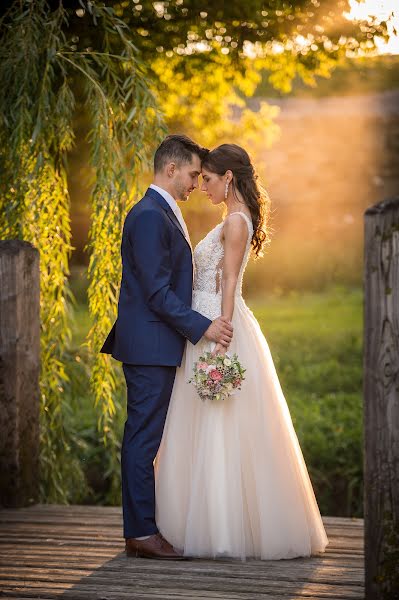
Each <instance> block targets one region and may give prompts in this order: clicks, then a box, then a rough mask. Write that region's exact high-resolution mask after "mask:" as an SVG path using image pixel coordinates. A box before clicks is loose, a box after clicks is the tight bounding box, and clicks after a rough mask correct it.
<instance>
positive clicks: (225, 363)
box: [223, 358, 231, 367]
mask: <svg viewBox="0 0 399 600" xmlns="http://www.w3.org/2000/svg"><path fill="white" fill-rule="evenodd" d="M223 364H224V366H225V367H231V360H230V359H229V358H225V359H224V361H223Z"/></svg>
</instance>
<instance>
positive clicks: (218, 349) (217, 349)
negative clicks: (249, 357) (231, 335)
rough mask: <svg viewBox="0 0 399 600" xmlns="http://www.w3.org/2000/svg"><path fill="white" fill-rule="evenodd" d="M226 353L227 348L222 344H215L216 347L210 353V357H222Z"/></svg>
mask: <svg viewBox="0 0 399 600" xmlns="http://www.w3.org/2000/svg"><path fill="white" fill-rule="evenodd" d="M226 352H227V348H226V347H225V346H223V345H222V344H216V346H215V347H214V349H213V351H212V355H213V356H216V355H217V354H221V355H222V356H224V355H225V354H226Z"/></svg>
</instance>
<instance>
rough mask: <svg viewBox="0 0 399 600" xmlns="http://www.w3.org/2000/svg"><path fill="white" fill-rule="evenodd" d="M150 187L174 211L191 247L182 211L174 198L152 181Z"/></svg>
mask: <svg viewBox="0 0 399 600" xmlns="http://www.w3.org/2000/svg"><path fill="white" fill-rule="evenodd" d="M150 188H152V189H153V190H155V191H156V192H158V194H161V196H162V198H164V200H166V202H167V203H168V204H169V206H170V208H171V209H172V210H173V212H174V213H175V215H176V218H177V220H178V221H179V223H180V225H181V228H182V229H183V231H184V235H185V236H186V240H187V241H188V243H189V244H190V247H191V240H190V234H189V232H188V229H187V225H186V222H185V220H184V218H183V214H182V212H181V210H180V206H179V205H178V204H177V202H176V200H175V199H174V198H173V196H171V195H170V194H169V192H167V191H166V190H164V189H163V188H160V187H159V186H158V185H155V184H154V183H151V185H150ZM191 250H192V247H191Z"/></svg>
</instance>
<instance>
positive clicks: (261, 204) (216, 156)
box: [202, 144, 271, 258]
mask: <svg viewBox="0 0 399 600" xmlns="http://www.w3.org/2000/svg"><path fill="white" fill-rule="evenodd" d="M202 166H203V167H205V169H208V170H209V171H211V172H212V173H217V174H218V175H224V174H225V173H226V171H229V170H230V171H232V173H233V180H232V189H233V194H234V195H235V197H236V198H237V200H239V198H238V197H237V193H236V189H237V190H238V191H239V192H240V194H241V195H242V197H243V198H244V202H245V204H246V205H247V207H248V208H249V211H250V213H251V218H252V224H253V227H254V234H253V236H252V241H251V244H252V248H253V250H254V253H255V257H256V258H258V257H260V256H263V252H262V250H263V248H264V246H265V244H268V243H270V238H269V235H268V229H266V225H267V226H268V225H269V218H270V204H271V203H270V198H269V195H268V193H267V192H266V190H265V189H264V188H263V187H262V185H260V184H259V183H258V181H257V179H258V176H257V174H256V173H255V170H254V167H253V166H252V163H251V159H250V158H249V155H248V153H247V152H246V151H245V150H244V148H241V146H237V145H236V144H222V145H221V146H218V147H217V148H215V149H214V150H211V151H210V152H209V153H208V154H207V155H206V156H205V158H204V159H203V161H202Z"/></svg>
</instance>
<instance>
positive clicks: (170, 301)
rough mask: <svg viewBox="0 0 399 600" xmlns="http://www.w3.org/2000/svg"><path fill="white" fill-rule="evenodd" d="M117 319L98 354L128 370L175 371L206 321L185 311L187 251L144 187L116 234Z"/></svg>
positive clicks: (189, 270) (189, 272)
mask: <svg viewBox="0 0 399 600" xmlns="http://www.w3.org/2000/svg"><path fill="white" fill-rule="evenodd" d="M121 253H122V281H121V287H120V292H119V301H118V317H117V320H116V322H115V324H114V326H113V327H112V329H111V331H110V333H109V335H108V337H107V339H106V340H105V342H104V345H103V347H102V348H101V352H103V353H107V354H112V356H113V357H114V358H115V359H116V360H119V361H121V362H124V363H128V364H133V365H165V366H180V364H181V360H182V356H183V351H184V345H185V341H186V338H187V339H189V340H190V342H192V343H193V344H196V343H197V342H198V340H199V339H200V338H201V337H202V336H203V334H204V332H205V331H206V330H207V328H208V327H209V325H210V323H211V321H210V320H209V319H207V318H206V317H204V316H203V315H201V314H200V313H198V312H196V311H195V310H192V309H191V299H192V282H193V266H192V255H191V248H190V245H189V243H188V242H187V240H186V238H185V235H184V232H183V230H182V228H181V225H180V223H179V221H178V219H177V217H176V216H175V214H174V212H173V210H172V209H171V208H170V206H169V204H168V203H167V202H166V200H165V199H164V198H163V197H162V196H161V195H160V194H159V193H158V192H157V191H156V190H154V189H152V188H149V189H148V190H147V191H146V193H145V196H144V198H142V200H140V202H138V203H137V204H135V205H134V206H133V208H132V209H131V210H130V211H129V213H128V215H127V217H126V219H125V223H124V226H123V234H122V244H121Z"/></svg>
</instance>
